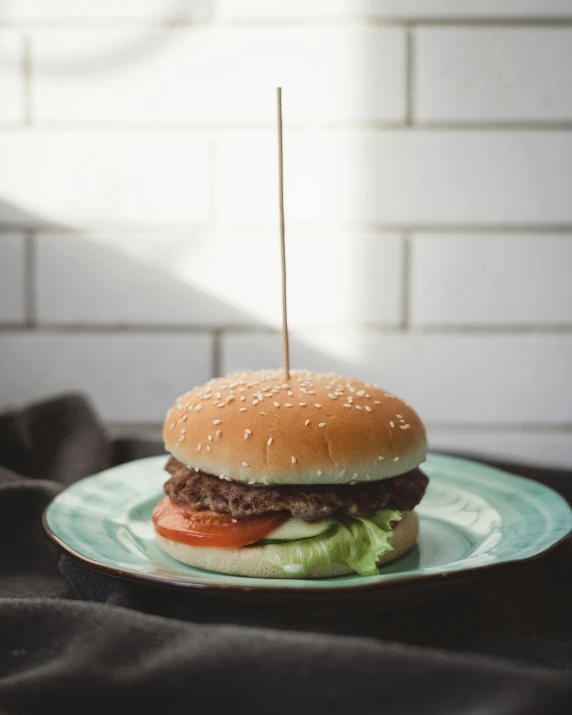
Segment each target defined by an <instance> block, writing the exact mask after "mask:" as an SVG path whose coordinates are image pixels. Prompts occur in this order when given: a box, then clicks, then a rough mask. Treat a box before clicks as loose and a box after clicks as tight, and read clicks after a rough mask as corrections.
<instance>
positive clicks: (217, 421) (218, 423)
mask: <svg viewBox="0 0 572 715" xmlns="http://www.w3.org/2000/svg"><path fill="white" fill-rule="evenodd" d="M221 422H222V420H213V425H220V423H221Z"/></svg>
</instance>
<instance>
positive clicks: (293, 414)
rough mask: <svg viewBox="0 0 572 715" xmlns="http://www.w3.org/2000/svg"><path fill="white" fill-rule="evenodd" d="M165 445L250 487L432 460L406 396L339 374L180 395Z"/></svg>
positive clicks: (273, 377) (349, 477)
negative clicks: (427, 453) (405, 398)
mask: <svg viewBox="0 0 572 715" xmlns="http://www.w3.org/2000/svg"><path fill="white" fill-rule="evenodd" d="M163 439H164V441H165V448H166V449H167V450H168V451H169V452H171V454H173V455H174V456H175V457H176V458H177V459H178V460H179V461H180V462H183V463H184V464H186V465H187V466H188V467H191V468H192V467H194V468H195V469H197V470H200V471H202V472H206V473H207V474H214V475H217V476H219V477H221V478H226V479H228V480H232V481H239V482H245V483H248V484H347V483H352V482H368V481H376V480H380V479H389V478H391V477H395V476H398V475H399V474H404V473H405V472H409V471H411V470H412V469H414V468H415V467H417V465H418V464H420V463H421V462H422V461H423V460H424V459H425V455H426V450H427V438H426V435H425V428H424V427H423V423H422V422H421V420H420V419H419V417H418V416H417V414H416V413H415V412H414V410H413V409H412V408H411V407H409V405H407V404H406V403H405V402H403V400H400V399H399V398H398V397H396V396H395V395H392V394H391V393H389V392H385V391H384V390H382V389H381V388H379V387H375V386H374V385H370V384H369V383H363V382H360V381H359V380H352V379H351V378H346V377H340V376H339V375H335V374H332V373H327V374H324V373H313V372H294V373H292V375H291V377H290V380H289V381H288V382H286V381H285V380H284V375H283V374H282V373H281V372H280V371H277V370H266V371H264V372H246V373H240V374H238V375H232V376H231V377H223V378H217V379H215V380H211V381H210V382H208V383H207V384H206V385H203V386H201V387H196V388H195V389H194V390H191V391H190V392H187V393H186V394H184V395H182V396H181V397H179V398H178V400H177V402H176V403H175V405H174V406H173V407H172V408H171V409H170V410H169V412H168V413H167V418H166V420H165V424H164V427H163Z"/></svg>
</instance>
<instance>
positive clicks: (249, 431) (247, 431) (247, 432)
mask: <svg viewBox="0 0 572 715" xmlns="http://www.w3.org/2000/svg"><path fill="white" fill-rule="evenodd" d="M244 431H245V432H246V434H252V431H251V430H249V429H248V428H247V429H245V430H244Z"/></svg>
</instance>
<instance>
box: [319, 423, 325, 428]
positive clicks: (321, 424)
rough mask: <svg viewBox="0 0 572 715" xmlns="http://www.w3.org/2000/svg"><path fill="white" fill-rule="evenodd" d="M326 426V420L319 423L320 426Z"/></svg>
mask: <svg viewBox="0 0 572 715" xmlns="http://www.w3.org/2000/svg"><path fill="white" fill-rule="evenodd" d="M325 426H326V423H325V422H320V424H319V425H318V427H325Z"/></svg>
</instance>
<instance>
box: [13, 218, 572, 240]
mask: <svg viewBox="0 0 572 715" xmlns="http://www.w3.org/2000/svg"><path fill="white" fill-rule="evenodd" d="M288 226H289V231H290V233H291V234H296V233H305V232H307V231H324V232H328V233H331V232H332V230H335V233H336V235H344V234H347V233H348V232H355V233H366V234H370V233H373V234H379V235H380V236H386V235H388V234H389V235H395V234H405V233H409V234H415V233H430V234H435V233H438V234H451V233H453V234H457V233H462V234H470V235H474V234H496V233H500V234H503V235H507V236H510V235H520V234H524V235H527V236H530V235H533V236H534V235H537V234H555V235H564V236H572V223H570V224H550V223H546V224H542V223H539V224H530V223H527V224H479V223H472V224H439V223H434V224H375V223H368V222H363V223H362V222H344V221H338V222H335V223H331V222H327V221H296V220H291V221H289V223H288ZM209 228H212V227H210V226H209V225H208V224H207V223H183V224H162V223H159V224H156V223H146V224H125V223H117V224H115V223H112V224H98V223H92V224H89V225H88V224H74V225H73V226H62V225H58V224H39V223H29V224H28V223H26V224H24V223H8V222H6V223H2V221H1V219H0V233H4V232H13V231H25V230H28V231H35V232H37V233H49V234H58V235H62V236H67V235H73V234H75V233H80V232H91V231H97V232H101V233H113V234H114V235H118V236H121V235H123V236H125V237H131V236H134V235H145V236H148V235H153V234H154V233H160V234H161V235H169V236H173V237H180V236H185V235H187V232H188V231H189V230H193V231H196V230H200V229H209ZM217 229H220V230H221V231H222V232H223V233H232V232H235V233H236V232H241V233H247V232H249V231H251V232H256V233H257V235H259V236H261V235H265V234H266V233H268V232H269V231H275V230H276V227H275V224H274V222H272V221H270V220H267V221H260V222H256V221H224V222H221V223H219V224H217Z"/></svg>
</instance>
